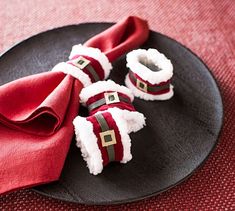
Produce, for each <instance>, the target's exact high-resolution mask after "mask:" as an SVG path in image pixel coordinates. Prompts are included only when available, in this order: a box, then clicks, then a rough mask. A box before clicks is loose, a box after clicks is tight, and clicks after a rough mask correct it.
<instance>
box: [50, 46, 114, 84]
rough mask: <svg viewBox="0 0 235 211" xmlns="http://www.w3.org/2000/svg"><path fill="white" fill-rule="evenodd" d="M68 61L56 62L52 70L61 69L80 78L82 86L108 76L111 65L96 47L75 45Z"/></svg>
mask: <svg viewBox="0 0 235 211" xmlns="http://www.w3.org/2000/svg"><path fill="white" fill-rule="evenodd" d="M69 59H70V60H69V61H67V62H61V63H59V64H57V65H56V66H55V67H54V68H53V69H52V71H61V72H64V73H65V74H70V75H72V76H73V77H75V78H77V79H78V80H80V81H81V82H82V84H83V86H84V87H86V86H88V85H91V84H92V83H93V82H96V81H99V80H104V79H106V78H107V77H108V76H109V73H110V70H111V69H112V65H111V63H110V62H109V60H108V58H107V57H106V55H105V54H104V53H102V52H101V51H100V50H99V49H98V48H92V47H86V46H82V45H81V44H80V45H75V46H73V48H72V51H71V54H70V56H69Z"/></svg>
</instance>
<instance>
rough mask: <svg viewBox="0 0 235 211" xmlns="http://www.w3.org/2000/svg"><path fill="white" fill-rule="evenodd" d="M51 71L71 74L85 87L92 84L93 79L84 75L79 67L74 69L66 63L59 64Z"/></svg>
mask: <svg viewBox="0 0 235 211" xmlns="http://www.w3.org/2000/svg"><path fill="white" fill-rule="evenodd" d="M51 71H60V72H63V73H65V74H69V75H71V76H73V77H74V78H76V79H78V80H79V81H81V83H82V84H83V86H84V87H87V86H89V85H91V84H92V82H91V79H90V78H89V76H88V75H87V74H86V73H84V72H83V71H82V70H81V69H79V68H78V67H74V66H73V65H71V64H68V63H66V62H61V63H58V64H57V65H56V66H55V67H53V68H52V70H51Z"/></svg>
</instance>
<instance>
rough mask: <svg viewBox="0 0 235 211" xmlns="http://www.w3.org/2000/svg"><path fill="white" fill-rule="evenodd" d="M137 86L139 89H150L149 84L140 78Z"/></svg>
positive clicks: (144, 90)
mask: <svg viewBox="0 0 235 211" xmlns="http://www.w3.org/2000/svg"><path fill="white" fill-rule="evenodd" d="M136 87H137V88H138V89H140V90H142V91H143V92H147V91H148V84H146V83H145V82H143V81H141V80H139V79H138V78H137V79H136Z"/></svg>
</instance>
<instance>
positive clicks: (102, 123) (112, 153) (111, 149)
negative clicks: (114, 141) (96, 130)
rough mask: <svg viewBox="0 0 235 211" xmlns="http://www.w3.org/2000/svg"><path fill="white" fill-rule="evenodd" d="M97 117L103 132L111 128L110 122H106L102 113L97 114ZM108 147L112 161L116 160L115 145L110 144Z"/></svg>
mask: <svg viewBox="0 0 235 211" xmlns="http://www.w3.org/2000/svg"><path fill="white" fill-rule="evenodd" d="M95 118H96V119H97V121H98V123H99V125H100V128H101V131H102V132H105V131H108V130H110V128H109V126H108V123H107V122H106V120H105V118H104V116H103V115H102V114H96V115H95ZM106 149H107V152H108V157H109V161H110V162H111V161H114V160H115V150H114V146H113V145H109V146H107V147H106Z"/></svg>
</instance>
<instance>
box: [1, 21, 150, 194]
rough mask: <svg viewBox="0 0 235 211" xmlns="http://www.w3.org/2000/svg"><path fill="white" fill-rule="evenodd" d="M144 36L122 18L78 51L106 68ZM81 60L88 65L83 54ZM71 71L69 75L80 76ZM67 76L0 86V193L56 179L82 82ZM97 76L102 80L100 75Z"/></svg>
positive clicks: (141, 28) (53, 74)
mask: <svg viewBox="0 0 235 211" xmlns="http://www.w3.org/2000/svg"><path fill="white" fill-rule="evenodd" d="M148 33H149V30H148V25H147V23H146V22H145V21H144V20H141V19H140V18H137V17H128V18H126V19H124V20H123V21H120V22H119V23H117V24H115V25H113V26H112V27H110V28H109V29H107V30H105V31H104V32H102V33H100V34H98V35H96V36H95V37H93V38H91V39H90V40H88V41H87V42H86V43H85V44H84V46H89V47H93V48H98V49H100V50H101V51H102V52H103V53H104V54H105V55H106V56H107V58H108V60H109V62H112V61H114V60H115V59H117V58H118V57H119V56H121V55H122V54H124V53H126V52H128V51H129V50H132V49H133V48H136V47H138V46H139V45H141V44H142V43H143V42H144V41H145V40H146V39H147V37H148ZM75 54H76V52H75ZM78 56H81V54H79V55H74V54H73V55H71V58H72V61H74V59H77V57H78ZM82 56H83V55H82ZM84 57H85V58H86V59H89V56H88V57H87V55H86V54H85V55H84ZM91 60H92V58H90V61H91ZM92 64H94V65H93V66H94V67H95V68H96V67H97V69H99V68H100V67H101V66H102V65H100V64H99V61H98V62H97V61H93V63H92ZM66 65H71V66H73V63H72V64H69V62H68V63H66ZM60 67H63V65H62V66H60ZM66 67H67V66H66ZM70 70H71V68H70ZM72 70H73V71H74V74H75V75H76V74H77V73H75V72H76V71H80V70H79V69H76V67H73V68H72ZM61 71H63V70H61ZM64 72H66V71H64ZM84 72H85V71H84ZM71 75H73V73H72V74H71V71H70V73H69V74H65V73H63V72H60V71H49V72H45V73H41V74H36V75H32V76H28V77H24V78H21V79H18V80H15V81H13V82H10V83H8V84H5V85H2V86H0V193H5V192H8V191H11V190H14V189H18V188H22V187H28V186H35V185H37V184H43V183H48V182H51V181H55V180H57V179H58V178H59V176H60V173H61V170H62V167H63V165H64V161H65V158H66V154H67V152H68V149H69V145H70V142H71V139H72V137H73V134H74V129H73V125H72V121H73V119H74V118H75V116H76V115H77V114H78V110H79V99H78V96H79V93H80V91H81V89H82V88H83V87H84V82H83V81H81V80H78V79H76V78H74V77H73V76H71ZM88 75H89V74H88ZM101 76H102V77H101V78H100V79H104V78H105V77H106V76H105V74H104V73H103V75H102V74H101ZM86 77H87V76H86ZM90 81H91V82H93V80H92V79H91V80H90Z"/></svg>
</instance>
